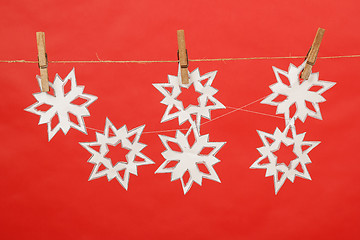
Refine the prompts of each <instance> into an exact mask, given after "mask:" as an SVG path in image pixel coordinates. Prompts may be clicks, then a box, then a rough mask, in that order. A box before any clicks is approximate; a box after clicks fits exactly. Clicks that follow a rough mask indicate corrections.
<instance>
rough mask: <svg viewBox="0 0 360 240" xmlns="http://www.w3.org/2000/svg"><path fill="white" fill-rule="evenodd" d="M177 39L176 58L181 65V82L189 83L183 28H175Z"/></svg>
mask: <svg viewBox="0 0 360 240" xmlns="http://www.w3.org/2000/svg"><path fill="white" fill-rule="evenodd" d="M177 41H178V52H177V53H178V60H179V62H180V67H181V81H182V84H188V83H189V75H188V66H189V59H188V54H187V50H186V45H185V32H184V30H177Z"/></svg>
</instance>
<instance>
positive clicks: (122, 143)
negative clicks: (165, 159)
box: [80, 118, 154, 190]
mask: <svg viewBox="0 0 360 240" xmlns="http://www.w3.org/2000/svg"><path fill="white" fill-rule="evenodd" d="M144 128H145V125H143V126H141V127H138V128H135V129H133V130H131V131H128V130H127V128H126V125H124V126H122V127H121V128H119V129H116V128H115V126H114V125H113V124H112V123H111V122H110V120H109V119H108V118H106V123H105V130H104V134H101V133H98V132H96V141H95V142H83V143H80V145H81V146H83V147H84V148H85V149H86V150H88V151H89V152H90V153H91V154H92V156H91V157H90V159H89V160H88V162H89V163H92V164H94V165H95V166H94V168H93V170H92V172H91V174H90V178H89V181H90V180H94V179H97V178H100V177H103V176H106V177H107V179H108V181H111V180H112V179H114V178H116V180H118V182H119V183H120V184H121V186H123V187H124V188H125V189H126V190H127V189H128V185H129V178H130V173H131V174H134V175H137V167H138V166H142V165H148V164H154V162H153V161H152V160H150V159H149V158H148V157H147V156H145V155H144V154H143V153H141V150H142V149H144V148H145V147H146V145H145V144H143V143H139V139H140V136H141V133H142V131H143V130H144ZM110 131H111V132H112V134H110ZM134 135H135V137H134V140H132V141H130V139H129V138H131V137H132V136H134ZM108 145H111V146H114V147H122V148H124V149H127V150H129V152H128V153H127V154H126V156H125V157H126V159H116V160H118V161H117V162H116V163H115V164H114V165H113V163H112V160H111V158H108V157H107V156H106V155H107V154H108V152H109V148H108ZM94 147H98V148H99V149H94ZM100 167H105V169H104V170H99V168H100ZM120 171H123V176H121V175H120V173H119V172H120Z"/></svg>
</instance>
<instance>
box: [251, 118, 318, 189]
mask: <svg viewBox="0 0 360 240" xmlns="http://www.w3.org/2000/svg"><path fill="white" fill-rule="evenodd" d="M290 129H291V135H292V137H288V136H287V135H288V131H289V130H290ZM258 134H259V136H260V138H261V141H262V142H263V143H264V146H263V147H260V148H258V149H257V150H258V151H259V153H260V154H261V157H260V158H258V159H257V160H256V161H255V162H254V163H253V164H252V165H251V167H250V168H252V169H266V174H265V177H270V176H273V177H274V187H275V194H277V193H278V191H279V190H280V188H281V187H282V185H283V184H284V182H285V180H286V179H289V180H290V181H291V182H294V180H295V177H296V176H298V177H301V178H305V179H308V180H311V177H310V174H309V172H308V170H307V168H306V164H308V163H311V160H310V158H309V156H308V153H309V152H310V151H311V150H312V149H313V148H314V147H316V146H317V145H318V144H319V143H320V142H311V141H304V137H305V133H301V134H296V130H295V126H294V125H292V124H288V125H287V127H286V128H285V130H284V131H283V132H281V131H280V130H279V129H278V128H276V130H275V132H274V134H270V133H266V132H262V131H258ZM282 143H283V144H284V145H285V146H288V147H292V151H293V153H294V154H295V155H296V156H297V158H295V159H292V160H291V161H290V163H289V166H287V165H286V164H285V163H278V161H277V159H278V158H277V156H276V155H275V154H274V153H275V152H276V151H278V150H279V149H280V146H281V144H282ZM263 162H266V163H263Z"/></svg>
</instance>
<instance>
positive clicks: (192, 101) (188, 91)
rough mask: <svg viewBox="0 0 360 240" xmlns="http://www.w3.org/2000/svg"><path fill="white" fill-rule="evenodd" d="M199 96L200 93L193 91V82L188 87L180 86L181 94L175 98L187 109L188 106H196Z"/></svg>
mask: <svg viewBox="0 0 360 240" xmlns="http://www.w3.org/2000/svg"><path fill="white" fill-rule="evenodd" d="M200 96H201V93H199V92H197V91H195V88H194V84H191V85H190V87H189V88H186V87H181V94H179V96H178V97H177V98H176V99H177V100H179V101H181V102H182V103H183V106H184V108H185V109H187V108H188V107H190V106H198V105H199V97H200Z"/></svg>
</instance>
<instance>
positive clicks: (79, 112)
mask: <svg viewBox="0 0 360 240" xmlns="http://www.w3.org/2000/svg"><path fill="white" fill-rule="evenodd" d="M36 78H37V80H38V83H39V86H40V87H41V83H40V81H41V79H40V77H39V76H36ZM66 84H71V89H70V90H69V91H68V92H67V93H65V85H66ZM49 86H50V89H53V91H54V95H52V94H50V93H47V92H40V93H35V94H33V95H34V97H35V99H36V100H37V102H36V103H35V104H33V105H31V106H30V107H28V108H26V109H25V111H28V112H31V113H34V114H37V115H39V116H40V120H39V125H40V124H47V129H48V140H49V141H50V140H51V139H52V138H53V137H54V135H55V134H56V133H57V132H58V131H59V130H60V129H61V130H62V131H63V133H64V134H67V132H68V131H69V130H70V128H75V129H77V130H79V131H80V132H83V133H85V134H87V131H86V127H85V123H84V119H83V118H84V117H88V116H90V113H89V111H88V109H87V107H89V105H90V104H91V103H93V102H94V101H95V100H96V99H97V97H96V96H93V95H90V94H85V93H83V91H84V86H78V85H77V84H76V78H75V68H73V69H72V70H71V72H70V73H69V74H68V75H67V76H66V78H65V79H64V80H62V79H61V78H60V76H59V75H58V74H56V76H55V79H54V82H53V83H51V82H49ZM79 98H80V100H82V101H85V102H83V103H82V104H80V105H78V104H75V103H73V101H76V100H78V99H79ZM41 106H47V107H49V108H48V109H47V110H44V111H42V110H39V109H38V108H39V107H41ZM70 114H72V115H73V116H74V118H76V121H77V122H78V123H75V122H72V121H71V120H70ZM56 115H57V117H58V123H57V124H56V126H54V127H52V120H53V118H54V117H55V116H56Z"/></svg>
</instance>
